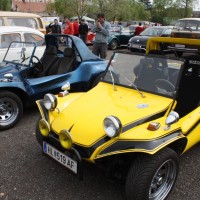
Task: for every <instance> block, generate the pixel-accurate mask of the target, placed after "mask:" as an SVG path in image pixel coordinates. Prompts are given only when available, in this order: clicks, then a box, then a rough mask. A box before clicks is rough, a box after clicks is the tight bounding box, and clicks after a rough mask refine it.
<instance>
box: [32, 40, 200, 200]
mask: <svg viewBox="0 0 200 200" xmlns="http://www.w3.org/2000/svg"><path fill="white" fill-rule="evenodd" d="M156 39H157V40H156ZM164 39H167V38H164ZM148 42H149V43H148V47H149V49H148V50H149V51H151V50H154V53H155V50H158V51H159V49H155V47H159V45H158V44H159V43H163V42H167V43H173V38H169V39H168V40H162V37H159V38H155V40H154V38H150V39H149V41H148ZM184 42H185V39H184V40H182V43H184ZM189 42H190V41H188V43H189ZM195 42H196V44H198V45H200V41H198V40H196V41H195ZM199 62H200V57H199V56H194V55H192V56H189V57H187V58H186V59H177V58H176V57H174V58H173V57H166V56H163V55H159V54H158V55H155V54H139V53H137V54H133V53H131V52H123V51H121V52H120V51H119V52H115V53H114V54H113V56H112V57H111V59H110V61H109V65H108V67H107V71H106V72H105V74H104V78H103V79H102V80H101V81H100V82H99V83H98V85H97V86H96V87H94V88H93V89H91V90H90V91H88V92H83V93H73V94H72V93H68V91H67V90H68V87H69V85H64V86H63V90H64V91H65V93H66V95H65V96H62V95H52V94H49V93H48V94H46V95H45V96H44V98H43V99H41V100H38V101H37V105H38V108H39V111H40V113H41V116H40V119H39V121H38V122H37V124H36V139H37V141H38V143H39V144H40V145H41V147H42V151H43V153H44V154H45V155H47V156H48V157H50V158H52V159H53V160H55V161H57V162H58V163H60V164H61V165H63V166H64V167H66V169H68V170H69V171H70V172H72V173H73V174H74V175H76V176H78V177H79V178H81V179H82V178H83V164H82V163H83V161H85V162H88V163H92V164H93V166H94V167H95V166H96V167H100V169H102V170H105V174H107V175H109V176H110V177H112V178H117V179H120V180H121V181H122V183H124V186H125V194H126V198H127V199H128V200H132V199H137V200H149V199H152V200H159V199H162V200H165V199H166V198H167V197H168V195H169V193H170V192H171V190H172V188H173V187H174V185H175V182H176V178H177V176H178V171H179V156H181V155H182V154H183V153H185V152H186V151H187V150H189V149H190V148H191V147H192V146H194V145H195V144H196V143H198V142H199V141H200V134H199V130H200V93H199V91H200V65H199ZM111 68H113V70H114V72H115V74H118V76H117V77H118V79H115V76H114V74H113V72H112V71H111Z"/></svg>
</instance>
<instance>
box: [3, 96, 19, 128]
mask: <svg viewBox="0 0 200 200" xmlns="http://www.w3.org/2000/svg"><path fill="white" fill-rule="evenodd" d="M18 112H19V110H18V106H17V103H16V102H15V101H13V100H12V99H10V98H2V99H1V100H0V123H2V124H4V125H8V124H10V123H12V122H13V121H14V120H15V119H16V117H17V114H18Z"/></svg>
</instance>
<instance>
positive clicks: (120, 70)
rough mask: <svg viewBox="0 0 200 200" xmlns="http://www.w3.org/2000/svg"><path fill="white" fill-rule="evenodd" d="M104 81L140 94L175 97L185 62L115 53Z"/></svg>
mask: <svg viewBox="0 0 200 200" xmlns="http://www.w3.org/2000/svg"><path fill="white" fill-rule="evenodd" d="M110 63H111V64H110V66H109V68H108V71H107V73H106V75H105V77H104V79H103V81H105V82H109V83H111V84H113V85H114V86H115V87H117V85H122V86H125V87H132V88H133V89H136V90H138V92H141V91H145V92H150V93H156V94H162V95H166V96H169V97H173V95H174V94H175V88H176V84H177V80H178V77H179V73H180V69H181V66H182V64H183V61H180V60H173V59H167V58H165V57H158V56H156V55H136V54H135V55H134V54H128V53H115V54H114V57H113V59H112V61H110Z"/></svg>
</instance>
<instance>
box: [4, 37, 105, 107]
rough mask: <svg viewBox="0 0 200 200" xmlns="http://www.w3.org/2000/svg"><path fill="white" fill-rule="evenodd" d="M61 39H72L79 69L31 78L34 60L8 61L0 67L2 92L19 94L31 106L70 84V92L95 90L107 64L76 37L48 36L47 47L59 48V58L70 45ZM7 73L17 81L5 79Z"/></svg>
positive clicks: (71, 42) (46, 38)
mask: <svg viewBox="0 0 200 200" xmlns="http://www.w3.org/2000/svg"><path fill="white" fill-rule="evenodd" d="M61 37H62V38H65V41H68V40H70V44H71V47H72V48H74V49H75V50H76V54H77V60H78V61H77V63H78V64H77V67H76V69H75V70H73V71H71V72H68V73H64V74H55V75H49V76H43V77H31V76H29V75H28V72H29V70H30V69H31V68H32V66H33V64H32V63H33V62H31V61H32V58H30V62H29V63H28V64H27V65H25V64H23V63H20V62H18V63H16V62H11V61H7V60H5V58H4V60H3V62H2V63H1V65H0V90H1V91H10V92H13V93H15V94H16V95H18V96H19V98H20V99H21V100H22V102H23V104H24V105H25V106H29V105H33V104H34V103H35V100H37V99H40V98H43V95H44V94H46V93H54V94H56V93H58V92H60V91H61V86H63V85H64V84H65V83H67V82H69V83H70V85H71V89H70V92H75V91H76V92H77V91H88V90H89V89H91V86H92V82H93V81H94V80H95V78H97V77H98V76H99V75H100V74H101V73H103V72H104V71H105V70H106V67H107V61H105V60H102V59H101V58H99V57H97V56H96V55H94V54H93V53H92V52H91V51H90V49H89V48H88V47H87V46H86V45H85V44H84V42H83V41H82V40H81V39H80V38H78V37H76V36H70V35H58V34H48V35H46V36H45V42H46V48H47V47H48V46H53V45H55V46H56V47H57V50H58V51H57V52H58V57H62V56H63V48H65V47H66V45H67V44H65V43H66V42H64V43H61V42H60V38H61ZM55 41H58V42H55ZM11 44H12V43H11ZM24 44H25V43H24ZM8 51H9V49H8ZM34 52H35V48H33V53H32V55H31V56H33V54H34ZM31 56H30V57H31ZM13 59H14V58H13ZM5 74H12V76H13V78H12V79H8V78H6V77H5V76H4V75H5Z"/></svg>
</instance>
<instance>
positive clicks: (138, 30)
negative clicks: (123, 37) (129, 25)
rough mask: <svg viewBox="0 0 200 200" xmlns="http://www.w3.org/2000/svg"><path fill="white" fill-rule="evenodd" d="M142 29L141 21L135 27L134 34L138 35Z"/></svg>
mask: <svg viewBox="0 0 200 200" xmlns="http://www.w3.org/2000/svg"><path fill="white" fill-rule="evenodd" d="M143 30H144V28H143V27H142V23H141V22H139V25H138V26H137V27H136V28H135V35H139V34H140V33H141V32H142V31H143Z"/></svg>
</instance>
